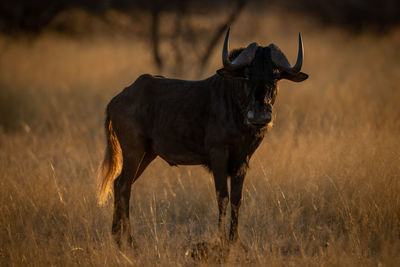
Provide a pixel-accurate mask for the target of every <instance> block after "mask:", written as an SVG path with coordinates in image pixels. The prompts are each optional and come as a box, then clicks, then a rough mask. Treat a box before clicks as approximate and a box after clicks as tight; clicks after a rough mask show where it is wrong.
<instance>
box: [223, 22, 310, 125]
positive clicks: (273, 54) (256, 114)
mask: <svg viewBox="0 0 400 267" xmlns="http://www.w3.org/2000/svg"><path fill="white" fill-rule="evenodd" d="M228 39H229V29H228V31H227V33H226V36H225V41H224V46H223V49H222V62H223V64H224V67H223V68H222V69H220V70H218V73H219V74H220V75H222V76H224V77H229V78H239V79H244V91H245V95H246V98H247V101H245V102H246V103H247V104H246V106H247V107H246V110H245V111H244V112H245V117H246V122H247V123H248V124H250V125H254V126H265V125H266V124H268V123H269V122H270V121H271V118H272V105H273V104H274V102H275V98H276V95H277V83H278V81H279V80H281V79H287V80H291V81H294V82H301V81H304V80H305V79H307V78H308V75H307V74H305V73H303V72H301V71H300V70H301V66H302V64H303V54H304V53H303V41H302V39H301V35H300V34H299V49H298V56H297V61H296V64H295V65H294V66H293V67H292V66H290V64H289V61H288V60H287V58H286V56H285V55H284V54H283V53H282V51H281V50H280V49H279V48H278V47H277V46H276V45H274V44H270V45H268V46H265V47H263V46H259V45H258V44H257V43H251V44H250V45H249V46H248V47H247V48H245V49H237V50H233V51H232V52H231V53H230V54H228Z"/></svg>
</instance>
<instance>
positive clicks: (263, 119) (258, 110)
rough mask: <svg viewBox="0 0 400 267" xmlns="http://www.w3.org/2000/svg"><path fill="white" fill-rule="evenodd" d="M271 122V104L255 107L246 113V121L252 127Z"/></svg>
mask: <svg viewBox="0 0 400 267" xmlns="http://www.w3.org/2000/svg"><path fill="white" fill-rule="evenodd" d="M271 120H272V106H271V104H264V105H261V106H260V105H255V106H254V107H250V108H249V110H248V111H247V121H248V122H249V123H251V124H254V125H266V124H268V123H270V122H271Z"/></svg>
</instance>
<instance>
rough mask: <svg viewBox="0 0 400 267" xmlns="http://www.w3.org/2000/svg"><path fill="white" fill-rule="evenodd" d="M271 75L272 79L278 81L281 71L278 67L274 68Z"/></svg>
mask: <svg viewBox="0 0 400 267" xmlns="http://www.w3.org/2000/svg"><path fill="white" fill-rule="evenodd" d="M272 77H273V79H274V81H278V80H279V79H280V78H281V72H280V71H279V70H278V69H274V71H273V73H272Z"/></svg>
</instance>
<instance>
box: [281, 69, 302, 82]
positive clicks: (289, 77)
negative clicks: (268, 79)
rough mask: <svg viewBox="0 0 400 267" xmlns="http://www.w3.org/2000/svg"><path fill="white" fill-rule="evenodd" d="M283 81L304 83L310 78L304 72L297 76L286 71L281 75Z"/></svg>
mask: <svg viewBox="0 0 400 267" xmlns="http://www.w3.org/2000/svg"><path fill="white" fill-rule="evenodd" d="M280 78H281V79H287V80H290V81H293V82H302V81H304V80H306V79H307V78H308V74H306V73H304V72H299V73H296V74H292V73H288V72H286V71H283V72H282V73H281V75H280Z"/></svg>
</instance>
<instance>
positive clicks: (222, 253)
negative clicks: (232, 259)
mask: <svg viewBox="0 0 400 267" xmlns="http://www.w3.org/2000/svg"><path fill="white" fill-rule="evenodd" d="M185 255H186V256H190V257H192V258H193V259H194V260H195V261H198V262H209V263H212V262H213V263H224V262H225V261H226V259H227V257H228V256H229V246H227V245H222V244H221V243H220V242H215V243H207V242H200V243H197V244H195V245H194V246H193V247H192V248H191V249H189V250H188V251H186V253H185Z"/></svg>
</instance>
